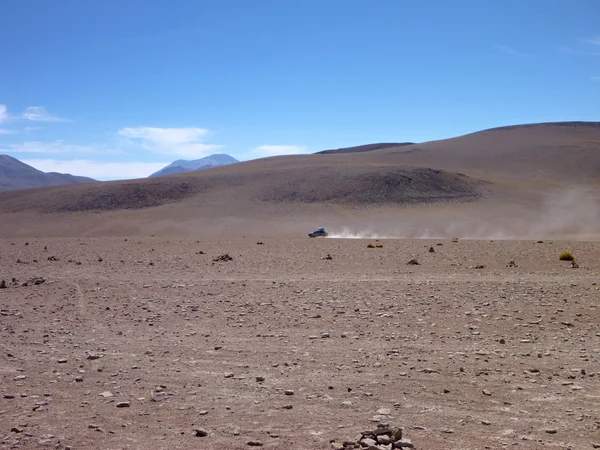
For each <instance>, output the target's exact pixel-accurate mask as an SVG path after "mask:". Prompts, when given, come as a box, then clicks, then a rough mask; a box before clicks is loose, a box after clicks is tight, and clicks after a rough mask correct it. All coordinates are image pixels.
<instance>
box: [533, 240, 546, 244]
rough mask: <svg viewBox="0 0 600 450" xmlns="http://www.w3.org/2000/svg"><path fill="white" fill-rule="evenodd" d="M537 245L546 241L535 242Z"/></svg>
mask: <svg viewBox="0 0 600 450" xmlns="http://www.w3.org/2000/svg"><path fill="white" fill-rule="evenodd" d="M535 243H536V244H543V243H544V241H535Z"/></svg>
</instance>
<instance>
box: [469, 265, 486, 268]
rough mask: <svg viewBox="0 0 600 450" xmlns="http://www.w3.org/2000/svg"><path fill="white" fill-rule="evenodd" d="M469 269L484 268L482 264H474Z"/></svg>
mask: <svg viewBox="0 0 600 450" xmlns="http://www.w3.org/2000/svg"><path fill="white" fill-rule="evenodd" d="M470 269H485V266H484V265H483V264H476V265H474V266H471V267H470Z"/></svg>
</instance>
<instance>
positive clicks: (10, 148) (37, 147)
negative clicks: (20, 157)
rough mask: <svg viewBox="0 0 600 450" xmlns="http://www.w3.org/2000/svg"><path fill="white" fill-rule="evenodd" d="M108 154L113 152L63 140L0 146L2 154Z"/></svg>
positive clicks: (100, 147)
mask: <svg viewBox="0 0 600 450" xmlns="http://www.w3.org/2000/svg"><path fill="white" fill-rule="evenodd" d="M100 152H102V153H106V152H111V150H109V149H107V148H104V147H102V146H97V145H77V144H69V143H67V142H65V141H62V140H56V141H52V142H39V141H25V142H23V143H22V144H7V145H4V146H0V153H44V154H62V155H73V154H80V153H100Z"/></svg>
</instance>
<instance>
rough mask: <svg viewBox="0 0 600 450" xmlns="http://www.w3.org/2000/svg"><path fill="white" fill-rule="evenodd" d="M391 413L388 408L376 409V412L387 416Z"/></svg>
mask: <svg viewBox="0 0 600 450" xmlns="http://www.w3.org/2000/svg"><path fill="white" fill-rule="evenodd" d="M391 413H392V410H391V409H390V408H380V409H378V410H377V414H381V415H382V416H389V415H390V414H391Z"/></svg>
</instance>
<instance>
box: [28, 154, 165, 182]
mask: <svg viewBox="0 0 600 450" xmlns="http://www.w3.org/2000/svg"><path fill="white" fill-rule="evenodd" d="M22 161H23V162H24V163H25V164H29V165H30V166H33V167H35V168H36V169H38V170H41V171H43V172H60V173H70V174H72V175H79V176H84V177H90V178H94V179H96V180H102V181H104V180H123V179H132V178H145V177H147V176H148V175H151V174H152V173H154V172H157V171H159V170H160V169H162V168H163V167H165V166H166V165H168V164H169V162H154V163H149V162H98V161H90V160H85V159H74V160H55V159H23V160H22Z"/></svg>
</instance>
